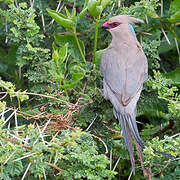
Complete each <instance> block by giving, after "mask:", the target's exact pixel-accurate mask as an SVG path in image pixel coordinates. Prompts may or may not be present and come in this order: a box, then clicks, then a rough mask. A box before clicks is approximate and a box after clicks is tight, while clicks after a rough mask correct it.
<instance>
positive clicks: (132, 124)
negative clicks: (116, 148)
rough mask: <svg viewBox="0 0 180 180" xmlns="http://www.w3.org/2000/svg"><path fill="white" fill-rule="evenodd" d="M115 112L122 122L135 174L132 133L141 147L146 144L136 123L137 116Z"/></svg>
mask: <svg viewBox="0 0 180 180" xmlns="http://www.w3.org/2000/svg"><path fill="white" fill-rule="evenodd" d="M114 114H115V116H116V117H117V118H118V120H119V122H120V124H121V127H122V132H123V136H124V140H125V144H126V147H127V149H128V151H129V154H130V159H131V165H132V170H133V173H134V174H135V161H134V155H133V146H132V138H131V133H132V135H133V137H134V139H135V140H136V142H137V143H138V144H139V145H140V147H141V149H143V148H144V144H143V142H142V140H141V138H140V136H139V132H138V128H137V124H136V118H135V117H131V115H129V114H121V113H119V112H116V111H115V112H114Z"/></svg>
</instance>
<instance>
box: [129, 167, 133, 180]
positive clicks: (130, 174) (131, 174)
mask: <svg viewBox="0 0 180 180" xmlns="http://www.w3.org/2000/svg"><path fill="white" fill-rule="evenodd" d="M132 173H133V169H132V170H131V173H130V175H129V177H128V180H130V179H131V176H132Z"/></svg>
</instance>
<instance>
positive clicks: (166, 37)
mask: <svg viewBox="0 0 180 180" xmlns="http://www.w3.org/2000/svg"><path fill="white" fill-rule="evenodd" d="M161 31H162V33H163V34H164V37H165V38H166V41H167V42H168V44H169V45H171V42H170V41H169V39H168V37H167V35H166V33H165V31H164V29H163V28H161Z"/></svg>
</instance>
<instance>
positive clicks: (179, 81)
mask: <svg viewBox="0 0 180 180" xmlns="http://www.w3.org/2000/svg"><path fill="white" fill-rule="evenodd" d="M163 76H164V77H166V78H167V79H171V80H173V82H174V85H177V86H179V87H180V68H177V69H175V70H174V71H171V72H169V73H166V74H163Z"/></svg>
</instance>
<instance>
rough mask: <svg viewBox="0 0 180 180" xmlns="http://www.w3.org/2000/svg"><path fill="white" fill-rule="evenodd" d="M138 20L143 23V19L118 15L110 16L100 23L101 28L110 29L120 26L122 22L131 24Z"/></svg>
mask: <svg viewBox="0 0 180 180" xmlns="http://www.w3.org/2000/svg"><path fill="white" fill-rule="evenodd" d="M138 22H141V23H144V21H143V20H141V19H137V18H134V17H131V16H128V15H120V16H115V17H112V18H110V19H109V20H108V21H107V22H105V23H104V24H103V25H102V28H103V29H107V30H108V31H111V29H114V28H116V27H120V26H121V25H123V24H133V23H138Z"/></svg>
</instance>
